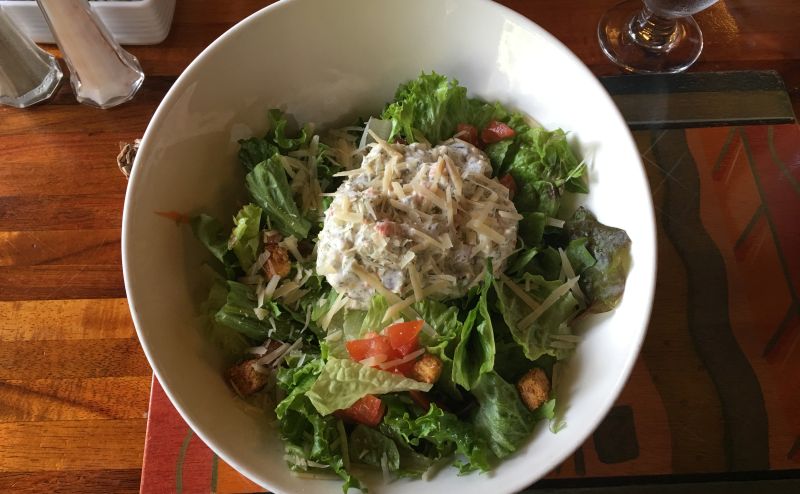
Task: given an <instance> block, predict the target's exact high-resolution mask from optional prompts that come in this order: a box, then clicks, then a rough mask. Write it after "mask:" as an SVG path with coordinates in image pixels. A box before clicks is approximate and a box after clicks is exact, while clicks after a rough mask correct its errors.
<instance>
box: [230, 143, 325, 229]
mask: <svg viewBox="0 0 800 494" xmlns="http://www.w3.org/2000/svg"><path fill="white" fill-rule="evenodd" d="M245 180H246V182H247V190H248V191H249V192H250V196H251V197H252V198H253V201H254V202H255V203H256V204H257V205H258V206H260V207H261V208H262V209H263V210H264V211H265V212H266V214H267V218H268V219H269V220H270V221H271V222H272V223H273V225H274V226H275V227H276V228H277V229H278V230H280V231H281V233H283V234H284V235H286V236H289V235H294V236H295V238H297V239H298V240H300V239H304V238H306V236H308V232H309V230H310V229H311V222H309V221H308V220H307V219H306V218H304V217H303V216H302V215H301V214H300V211H299V210H298V209H297V204H296V203H295V202H294V198H293V197H292V191H291V189H290V188H289V182H288V180H287V178H286V172H285V171H284V169H283V165H281V162H280V157H278V156H273V157H271V158H270V159H268V160H266V161H262V162H261V163H259V164H258V165H256V166H255V167H254V168H253V170H252V171H251V172H250V173H248V174H247V177H246V178H245Z"/></svg>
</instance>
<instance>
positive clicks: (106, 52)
mask: <svg viewBox="0 0 800 494" xmlns="http://www.w3.org/2000/svg"><path fill="white" fill-rule="evenodd" d="M36 1H37V3H38V4H39V7H40V8H41V9H42V12H43V13H44V16H45V19H47V24H48V25H49V26H50V30H51V31H52V32H53V37H54V38H55V39H56V43H58V47H59V48H60V49H61V52H62V54H63V56H64V61H65V62H66V63H67V66H68V67H69V70H70V83H71V84H72V89H73V91H74V92H75V96H76V97H77V98H78V101H79V102H81V103H85V104H87V105H90V106H96V107H99V108H111V107H112V106H117V105H119V104H121V103H124V102H126V101H128V100H130V99H131V98H133V96H134V95H135V94H136V91H138V90H139V87H141V85H142V82H143V81H144V72H142V68H141V66H140V65H139V61H138V60H136V57H134V56H133V55H131V54H130V53H128V52H127V51H125V50H124V49H123V48H122V47H121V46H120V45H119V43H117V42H116V40H114V37H113V36H112V35H111V34H110V33H109V32H108V30H107V29H106V28H105V26H104V25H103V22H102V21H101V20H100V18H99V17H97V15H96V14H95V13H94V12H92V9H91V7H90V6H89V2H87V0H36Z"/></svg>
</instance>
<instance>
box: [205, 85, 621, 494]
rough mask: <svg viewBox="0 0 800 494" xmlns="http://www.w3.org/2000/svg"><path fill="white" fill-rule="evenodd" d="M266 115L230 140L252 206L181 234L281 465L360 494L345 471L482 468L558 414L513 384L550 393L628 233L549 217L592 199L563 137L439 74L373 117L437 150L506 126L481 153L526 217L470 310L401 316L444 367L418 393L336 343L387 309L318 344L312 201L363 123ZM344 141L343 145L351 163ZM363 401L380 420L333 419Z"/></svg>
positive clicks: (212, 328)
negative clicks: (266, 122) (204, 260)
mask: <svg viewBox="0 0 800 494" xmlns="http://www.w3.org/2000/svg"><path fill="white" fill-rule="evenodd" d="M269 117H270V122H271V125H270V129H269V131H268V132H267V134H266V135H264V136H263V137H258V138H251V139H247V140H242V141H240V144H241V147H240V151H239V161H240V162H241V165H242V166H243V167H244V169H245V171H246V173H247V176H246V181H245V186H246V188H247V191H248V193H249V197H250V201H251V202H250V203H249V204H246V205H244V206H243V207H242V208H241V209H240V210H239V211H238V213H237V214H236V215H235V217H234V218H233V225H232V227H231V226H230V225H223V223H221V222H220V221H218V220H217V219H215V218H213V217H211V216H208V215H205V214H200V215H199V216H196V217H194V218H192V220H191V226H192V229H193V231H194V233H195V235H196V237H197V238H198V239H199V240H200V242H202V243H203V244H204V245H205V246H206V247H207V248H208V250H209V251H210V252H211V253H212V254H213V256H214V258H216V261H214V266H215V267H216V268H218V269H216V271H217V272H218V274H217V275H216V279H215V282H214V284H213V286H212V288H211V290H210V294H209V297H208V301H207V302H206V307H205V310H206V311H207V313H208V314H210V318H209V325H208V326H209V335H210V337H211V338H213V339H214V341H215V342H216V343H217V344H218V345H219V346H220V347H221V348H222V349H224V351H225V352H226V355H227V356H228V359H229V361H230V363H231V364H232V365H234V367H236V366H239V367H238V369H239V370H240V371H241V369H242V367H241V365H242V364H241V363H242V362H245V363H246V364H248V365H250V367H249V368H247V370H246V371H245V372H246V373H251V374H252V373H253V372H255V374H252V375H251V376H249V377H250V378H253V379H255V380H257V381H262V382H259V383H257V385H256V387H260V389H259V390H256V391H255V392H254V393H252V394H249V396H246V397H244V396H243V398H244V399H246V400H247V401H248V402H249V403H250V404H255V405H257V406H259V407H263V408H266V409H268V410H273V411H274V416H275V419H276V422H277V427H278V429H279V430H280V436H281V438H282V440H283V442H284V444H285V453H286V454H285V458H286V461H287V462H288V464H289V466H290V468H291V469H293V470H295V471H297V472H301V473H300V474H301V475H303V473H302V472H306V474H308V473H313V474H314V475H324V474H325V473H326V472H327V473H328V474H335V475H338V476H339V477H341V478H342V479H343V480H344V486H343V489H344V491H345V492H346V491H347V490H348V488H350V487H355V488H361V489H362V490H366V488H365V486H364V485H363V484H362V483H361V482H359V480H358V479H357V478H356V476H355V475H354V472H359V471H363V470H365V469H369V468H372V469H377V470H379V471H383V473H384V475H387V474H388V475H389V476H390V477H392V478H396V477H412V478H419V477H423V476H427V475H430V473H431V469H432V468H433V467H432V465H434V466H442V465H445V464H447V463H449V462H451V461H452V463H453V464H454V465H455V467H456V468H458V469H459V472H460V473H461V474H466V473H468V472H472V471H476V470H477V471H481V472H485V471H488V470H490V469H491V468H492V467H493V466H494V465H496V464H497V463H498V462H499V461H501V460H502V459H503V458H506V457H507V456H509V455H511V454H513V453H514V452H515V451H516V450H517V449H518V448H520V446H521V445H523V443H525V442H526V440H527V439H528V438H529V436H530V434H531V432H532V431H533V428H534V426H535V425H536V423H537V422H538V421H540V420H543V419H549V420H553V418H554V410H555V403H556V396H555V393H554V392H553V391H551V390H550V389H546V390H545V393H546V397H545V399H544V400H540V401H542V403H541V404H539V405H538V406H537V407H536V408H535V409H533V410H531V409H530V408H529V406H526V403H525V401H524V400H523V399H522V396H521V394H520V393H521V389H522V388H521V385H519V386H516V384H517V383H519V381H520V379H521V378H522V377H523V376H525V375H526V373H529V371H531V369H535V368H538V369H541V370H542V371H544V375H546V377H547V379H546V380H547V381H550V380H552V377H553V375H552V374H553V367H554V364H556V362H558V361H559V360H562V359H565V358H567V357H569V356H570V355H571V354H572V353H573V351H574V348H575V346H576V344H577V342H578V337H577V336H576V335H574V334H573V331H572V329H571V326H570V324H571V322H572V321H574V319H575V318H576V317H577V316H579V315H581V314H583V313H586V312H603V311H608V310H611V309H613V308H614V307H615V306H616V304H617V303H618V301H619V300H620V298H621V296H622V292H623V289H624V285H625V278H626V276H627V271H628V266H629V262H630V261H629V257H630V256H629V246H630V240H629V238H628V236H627V235H626V233H625V232H624V231H622V230H619V229H616V228H612V227H609V226H605V225H603V224H601V223H599V222H598V221H597V219H596V218H595V217H594V216H593V215H592V213H591V212H589V211H588V210H586V209H584V208H579V209H578V210H577V211H575V212H574V214H572V215H571V216H569V217H567V218H566V219H564V220H559V219H557V215H558V214H559V210H560V206H561V200H562V197H564V195H565V194H566V193H586V192H588V189H587V186H586V180H585V174H586V167H585V166H584V164H583V163H582V162H581V161H580V160H579V159H578V157H577V156H576V155H575V154H574V152H573V151H572V149H571V148H570V146H569V144H568V141H567V134H566V133H565V132H564V131H562V130H560V129H558V130H554V131H548V130H545V129H543V128H541V127H538V126H536V125H535V124H532V123H531V122H530V121H529V120H528V119H527V118H526V117H525V116H524V115H522V114H521V113H518V112H514V111H511V110H508V109H506V108H505V107H503V106H502V105H500V104H499V103H487V102H484V101H482V100H480V99H477V98H470V97H468V96H467V90H466V88H464V87H462V86H459V85H458V83H457V82H456V81H455V80H450V79H448V78H446V77H444V76H441V75H438V74H436V73H431V74H424V73H423V74H422V75H421V76H420V77H419V78H417V79H415V80H412V81H410V82H408V83H405V84H402V85H401V86H400V87H399V88H398V90H397V92H396V95H395V99H394V101H392V102H391V103H389V104H388V105H387V106H386V107H385V108H384V110H383V111H382V113H381V114H380V119H381V120H384V121H388V122H391V127H390V128H391V131H390V132H389V135H384V137H385V138H386V140H387V141H388V142H414V141H428V142H430V143H434V144H436V143H439V142H441V141H444V140H447V139H449V138H451V137H453V136H454V135H455V134H456V133H457V132H458V129H464V128H468V127H469V126H472V128H474V129H476V130H480V129H486V128H487V126H489V127H491V126H492V125H495V126H496V125H497V124H498V123H501V124H504V125H505V126H507V127H508V128H510V129H513V136H510V137H508V136H507V135H506V137H505V138H503V139H502V140H498V141H496V142H491V143H487V142H478V143H479V144H480V145H482V146H483V151H484V152H485V153H486V154H487V155H488V156H489V158H490V160H491V163H492V166H493V169H494V176H495V177H504V176H506V175H510V176H511V177H513V183H514V184H515V186H516V194H515V195H514V197H513V200H514V204H515V206H516V208H517V210H518V212H519V213H520V214H521V215H522V216H523V219H522V220H520V223H519V238H518V240H517V248H518V250H517V251H516V252H515V254H514V255H513V256H512V257H511V258H509V260H508V262H507V265H506V268H505V271H504V274H503V275H501V276H500V278H497V279H496V278H495V277H494V276H493V275H492V272H493V271H492V270H491V266H487V270H486V275H485V277H484V279H483V281H482V282H481V283H479V284H478V285H477V286H475V287H473V289H472V290H470V291H469V293H468V294H467V295H466V296H464V297H462V298H460V299H457V300H447V301H437V300H424V301H421V302H416V303H415V304H414V305H413V306H412V308H413V310H414V311H415V312H416V313H417V314H419V319H421V320H423V321H425V323H426V330H423V331H422V332H420V333H419V336H418V341H417V342H416V344H417V345H418V347H419V348H421V349H424V351H425V353H426V354H430V355H433V356H435V357H438V359H439V361H440V363H441V375H440V377H439V378H438V380H437V381H436V382H435V383H433V384H431V383H425V382H420V381H418V380H415V379H413V378H411V377H408V375H404V374H403V373H401V372H389V371H387V370H382V369H380V368H375V367H370V366H368V365H363V364H362V363H360V362H358V361H356V360H353V359H352V358H351V357H350V355H349V354H348V347H347V343H348V342H350V341H354V340H359V339H364V338H365V337H367V338H368V337H370V335H374V334H375V333H380V332H381V331H382V330H384V328H385V326H387V325H389V324H390V323H384V322H383V315H384V313H385V312H386V310H387V307H388V304H387V302H386V300H385V299H384V298H383V297H381V296H380V295H376V296H375V297H374V299H373V300H372V301H371V304H370V307H369V310H367V311H359V310H350V309H342V310H338V311H336V312H335V315H333V317H331V318H330V321H329V323H328V324H327V330H323V329H322V328H323V325H322V324H321V323H320V321H321V320H322V319H324V318H325V317H326V315H328V313H329V311H331V310H332V307H333V306H334V304H335V303H336V299H337V297H338V294H337V293H336V292H335V291H334V290H333V289H332V288H331V287H330V286H329V285H328V284H327V282H326V281H325V278H324V277H323V276H320V275H317V274H316V272H315V270H314V258H313V254H314V242H315V241H316V237H317V234H318V232H319V231H320V229H321V227H322V217H323V216H322V215H323V212H324V210H325V208H326V207H327V205H328V203H329V201H330V197H323V196H322V195H321V194H322V193H331V192H334V191H335V190H336V189H337V187H338V185H339V183H341V180H342V179H341V178H338V177H335V176H334V175H335V174H336V173H337V172H340V171H343V170H345V169H348V168H357V167H358V166H359V165H360V163H351V164H349V165H348V160H349V157H348V156H347V153H350V154H351V156H352V151H354V150H355V148H356V147H357V146H358V144H357V143H358V141H359V139H360V138H361V135H362V133H363V132H364V130H363V129H364V122H363V121H361V122H359V124H357V125H354V126H352V127H347V128H344V129H338V130H337V131H336V132H334V133H333V137H331V136H323V137H320V136H319V135H317V134H315V132H314V129H313V127H312V126H310V125H305V126H303V127H302V128H300V129H299V131H297V132H290V131H289V129H290V123H289V120H288V118H287V116H286V115H285V114H284V113H282V112H281V111H279V110H271V111H270V112H269ZM465 125H466V126H467V127H465ZM386 128H387V129H388V128H389V127H388V124H387V125H386ZM490 137H491V136H490ZM487 140H488V141H494V139H487ZM347 143H355V144H353V145H351V147H350V148H349V149H348V147H347V146H346V144H347ZM271 242H272V243H271ZM275 242H277V245H278V246H280V247H281V248H282V249H283V251H284V252H288V253H289V254H290V256H289V259H288V266H289V267H288V268H287V269H286V271H288V273H286V274H284V275H282V276H281V278H280V283H279V284H277V285H275V284H274V283H273V286H272V287H270V286H269V284H270V281H271V278H272V277H270V276H264V273H263V269H265V268H266V266H265V262H264V257H265V254H264V253H265V252H266V251H267V250H268V248H269V249H273V250H272V254H273V257H272V259H273V260H276V257H275V250H274V249H275V245H276V244H275ZM490 264H491V263H490ZM273 267H274V266H273ZM292 283H294V285H292ZM281 287H284V288H281ZM282 293H283V294H282ZM531 304H534V305H531ZM533 307H538V308H537V309H534V308H533ZM264 356H266V357H267V358H264ZM548 384H549V383H548ZM237 391H240V390H237ZM244 394H246V393H242V395H244ZM367 396H371V397H377V398H378V400H379V401H378V402H377V403H379V404H380V412H379V413H380V415H379V416H378V417H377V421H376V420H372V419H374V418H375V417H372V419H368V420H360V419H359V416H358V413H355V414H354V413H347V410H346V409H348V408H350V412H352V411H353V410H352V408H353V407H354V403H360V404H361V405H364V403H365V402H364V399H365V397H367ZM367 408H369V407H367ZM342 410H345V412H344V413H342ZM373 411H374V409H373ZM265 420H266V419H265ZM365 423H370V425H365ZM551 424H553V425H552V426H551V429H557V428H558V427H560V426H563V424H555V421H553V422H551Z"/></svg>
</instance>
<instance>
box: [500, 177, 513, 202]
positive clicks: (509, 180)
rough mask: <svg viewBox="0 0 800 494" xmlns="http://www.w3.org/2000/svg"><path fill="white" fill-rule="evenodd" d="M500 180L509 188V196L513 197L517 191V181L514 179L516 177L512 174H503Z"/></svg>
mask: <svg viewBox="0 0 800 494" xmlns="http://www.w3.org/2000/svg"><path fill="white" fill-rule="evenodd" d="M498 181H499V182H500V183H501V184H503V185H504V186H505V188H506V189H508V198H509V199H513V198H514V194H516V193H517V183H516V182H515V181H514V177H512V176H511V175H503V176H502V177H500V179H499V180H498Z"/></svg>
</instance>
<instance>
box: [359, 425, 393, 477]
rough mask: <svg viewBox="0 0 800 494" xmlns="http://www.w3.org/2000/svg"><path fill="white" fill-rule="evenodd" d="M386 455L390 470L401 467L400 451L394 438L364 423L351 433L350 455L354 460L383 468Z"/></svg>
mask: <svg viewBox="0 0 800 494" xmlns="http://www.w3.org/2000/svg"><path fill="white" fill-rule="evenodd" d="M384 455H385V456H386V460H387V466H388V468H389V471H390V472H396V471H397V470H399V469H400V451H398V449H397V445H396V444H395V443H394V441H393V440H391V439H390V438H388V437H386V436H384V435H383V434H381V433H380V432H379V431H377V430H375V429H372V428H370V427H365V426H363V425H357V426H356V427H355V428H354V429H353V432H351V433H350V457H351V458H353V459H354V460H358V461H361V462H363V463H366V464H367V465H371V466H373V467H376V468H381V461H382V459H383V457H384Z"/></svg>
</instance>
